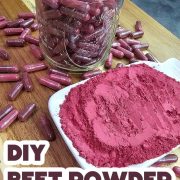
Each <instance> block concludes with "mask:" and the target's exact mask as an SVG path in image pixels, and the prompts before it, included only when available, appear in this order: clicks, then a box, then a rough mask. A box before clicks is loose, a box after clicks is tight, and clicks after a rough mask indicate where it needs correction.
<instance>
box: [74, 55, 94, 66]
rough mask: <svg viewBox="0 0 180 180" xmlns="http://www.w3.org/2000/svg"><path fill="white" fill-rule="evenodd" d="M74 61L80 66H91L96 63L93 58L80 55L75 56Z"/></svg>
mask: <svg viewBox="0 0 180 180" xmlns="http://www.w3.org/2000/svg"><path fill="white" fill-rule="evenodd" d="M72 60H73V61H74V62H75V63H76V64H78V65H89V64H91V63H93V62H94V60H93V58H91V57H85V56H82V55H78V54H73V56H72Z"/></svg>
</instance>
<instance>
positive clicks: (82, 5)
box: [60, 0, 90, 12]
mask: <svg viewBox="0 0 180 180" xmlns="http://www.w3.org/2000/svg"><path fill="white" fill-rule="evenodd" d="M60 4H62V5H64V6H66V7H68V8H72V9H76V10H79V11H81V12H88V11H89V10H90V5H89V3H88V2H83V1H79V0H60Z"/></svg>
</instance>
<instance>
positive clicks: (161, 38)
mask: <svg viewBox="0 0 180 180" xmlns="http://www.w3.org/2000/svg"><path fill="white" fill-rule="evenodd" d="M22 11H28V8H27V7H26V6H25V5H24V4H23V3H22V2H21V1H20V0H13V1H12V0H1V1H0V15H4V16H6V17H8V18H10V19H14V18H16V16H17V13H18V12H22ZM137 19H140V20H142V22H143V27H144V30H145V36H144V37H143V41H144V42H149V43H150V45H151V46H150V49H149V50H150V51H151V52H152V53H153V54H154V55H155V56H156V57H157V58H158V60H159V61H160V62H163V61H165V60H166V59H168V58H171V57H175V58H179V59H180V41H179V39H178V38H177V37H175V36H174V35H173V34H171V33H170V32H169V31H168V30H167V29H165V28H164V27H163V26H161V25H160V24H159V23H158V22H156V21H155V20H154V19H152V18H151V17H150V16H148V15H147V14H146V13H145V12H144V11H142V10H141V9H140V8H138V7H137V6H136V5H134V4H133V3H132V2H130V1H129V0H127V1H126V2H125V4H124V7H123V10H122V13H121V16H120V22H121V24H122V25H123V26H124V27H126V28H129V29H133V26H134V23H135V21H136V20H137ZM0 37H1V38H0V47H2V46H4V44H5V40H6V37H4V36H3V32H2V31H0ZM8 51H9V52H10V54H11V60H10V61H9V62H3V61H0V65H2V64H3V65H6V64H7V65H8V64H10V65H14V64H17V65H19V66H23V65H25V64H28V63H35V62H37V60H36V59H35V58H34V57H32V55H31V54H30V52H29V47H28V46H26V47H24V48H8ZM45 74H46V72H44V71H43V72H38V73H33V74H31V78H32V80H33V84H34V91H33V92H32V93H27V92H23V93H22V94H21V95H20V97H18V99H17V100H16V101H15V102H13V103H12V104H13V105H14V106H15V107H16V108H17V109H21V108H23V107H24V106H25V105H26V104H27V103H30V102H34V103H36V104H37V105H38V109H39V110H38V112H37V113H36V114H35V115H34V116H33V117H32V118H31V119H30V120H29V121H27V122H25V123H21V122H16V123H14V124H13V125H11V127H10V128H8V129H7V130H6V131H5V132H4V133H0V143H1V144H0V145H1V147H2V142H4V141H5V140H7V139H9V140H18V141H21V140H41V139H43V136H42V133H41V131H40V129H39V126H38V123H39V117H40V114H41V112H46V113H47V114H48V106H47V102H48V98H49V97H50V96H51V95H52V94H53V93H54V92H53V91H51V90H49V89H47V88H44V87H42V86H40V85H39V84H38V82H37V77H39V76H43V75H45ZM73 80H74V82H77V81H79V78H78V77H77V76H73ZM11 86H12V84H7V83H4V84H0V87H1V88H0V91H1V93H0V108H1V107H4V106H5V105H7V104H9V103H10V102H8V101H7V91H8V90H9V89H10V87H11ZM54 129H55V131H56V134H57V140H56V141H54V142H52V143H51V146H50V149H49V151H48V153H47V155H46V162H45V164H44V166H45V167H71V166H78V164H77V163H76V161H75V160H74V158H73V157H72V155H71V153H70V152H69V150H68V148H67V147H66V145H65V143H64V142H63V140H62V138H61V136H59V134H58V131H57V130H56V128H55V127H54ZM0 150H1V148H0ZM176 153H178V154H179V155H180V150H179V152H178V151H176ZM178 164H179V165H180V162H178ZM1 166H2V163H1V165H0V167H1ZM0 179H1V178H0Z"/></svg>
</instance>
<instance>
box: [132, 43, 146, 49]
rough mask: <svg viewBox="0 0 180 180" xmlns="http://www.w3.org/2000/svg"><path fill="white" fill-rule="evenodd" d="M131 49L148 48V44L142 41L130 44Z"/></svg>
mask: <svg viewBox="0 0 180 180" xmlns="http://www.w3.org/2000/svg"><path fill="white" fill-rule="evenodd" d="M131 47H132V48H133V49H148V48H149V44H148V43H143V44H135V45H132V46H131Z"/></svg>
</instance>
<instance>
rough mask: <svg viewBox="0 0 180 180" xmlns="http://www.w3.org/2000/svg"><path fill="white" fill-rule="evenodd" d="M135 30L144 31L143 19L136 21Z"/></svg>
mask: <svg viewBox="0 0 180 180" xmlns="http://www.w3.org/2000/svg"><path fill="white" fill-rule="evenodd" d="M135 30H136V32H138V31H143V28H142V23H141V21H136V24H135Z"/></svg>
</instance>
